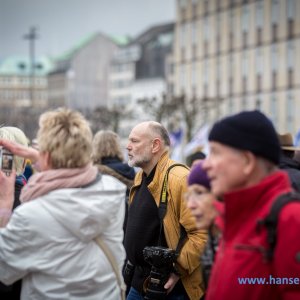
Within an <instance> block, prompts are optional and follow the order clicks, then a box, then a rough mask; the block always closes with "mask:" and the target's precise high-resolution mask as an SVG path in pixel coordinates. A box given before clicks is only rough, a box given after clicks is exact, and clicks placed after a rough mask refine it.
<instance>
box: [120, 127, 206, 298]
mask: <svg viewBox="0 0 300 300" xmlns="http://www.w3.org/2000/svg"><path fill="white" fill-rule="evenodd" d="M169 147H170V138H169V135H168V132H167V130H166V129H165V128H164V127H163V126H162V125H161V124H160V123H157V122H153V121H149V122H143V123H140V124H138V125H137V126H135V127H134V128H133V129H132V131H131V133H130V135H129V142H128V145H127V150H128V158H129V161H128V164H129V165H130V166H134V167H139V168H141V170H140V171H139V172H138V173H137V175H136V177H135V180H134V185H133V187H132V189H131V192H130V197H129V198H130V199H129V203H130V204H129V205H130V206H129V212H128V221H127V227H126V231H125V242H124V245H125V249H126V252H127V259H128V260H127V263H126V266H125V269H124V279H125V282H126V283H127V285H130V286H131V288H130V291H129V294H128V296H127V300H136V299H141V300H142V299H144V298H143V297H144V296H145V293H146V298H145V299H154V298H148V296H147V292H146V291H147V280H146V279H147V278H148V277H149V274H150V271H151V266H150V265H149V264H148V263H147V262H146V261H145V260H144V256H143V249H144V248H145V247H149V246H150V247H151V246H154V247H155V246H160V247H165V248H170V249H173V250H175V249H176V248H177V245H178V242H179V240H180V236H182V235H184V237H185V239H184V244H183V247H182V248H181V251H180V252H179V255H178V256H177V258H176V259H175V260H174V265H173V268H172V270H170V272H168V274H167V279H166V282H165V283H164V284H163V287H162V289H163V293H165V295H166V296H164V298H160V299H168V300H171V299H178V298H177V297H179V296H180V297H181V298H180V299H187V300H188V299H200V298H201V297H202V296H203V294H204V290H203V288H202V282H203V280H202V277H201V271H200V262H199V254H201V253H202V252H203V250H204V248H205V243H206V240H207V234H206V231H199V230H197V228H196V223H195V219H194V218H193V217H192V215H191V213H190V211H189V209H188V208H187V206H186V203H185V200H184V194H185V192H186V189H187V176H188V174H189V170H188V168H187V167H186V166H183V165H177V166H174V167H172V168H171V169H169V168H170V166H172V165H174V164H175V163H176V162H175V161H173V160H171V159H170V158H169ZM166 174H168V176H165V175H166ZM163 194H165V195H166V199H167V208H166V213H165V215H164V218H163V221H162V218H160V217H159V211H160V208H159V207H161V206H160V203H161V202H162V200H161V199H162V198H163ZM162 228H163V230H161V229H162ZM182 232H184V234H181V233H182ZM150 281H151V279H150ZM148 287H149V285H148ZM155 299H157V298H155Z"/></svg>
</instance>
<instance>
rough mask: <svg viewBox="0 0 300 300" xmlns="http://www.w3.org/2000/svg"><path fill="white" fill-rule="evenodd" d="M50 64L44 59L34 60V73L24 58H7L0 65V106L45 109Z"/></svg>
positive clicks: (27, 60) (49, 61)
mask: <svg viewBox="0 0 300 300" xmlns="http://www.w3.org/2000/svg"><path fill="white" fill-rule="evenodd" d="M51 68H52V62H51V60H49V59H48V58H46V57H41V58H38V59H36V61H35V63H34V71H32V67H31V63H30V61H29V59H28V58H25V57H8V58H7V59H5V60H4V61H3V62H2V63H1V65H0V106H1V108H4V107H8V108H15V107H30V106H32V107H38V108H45V107H47V102H48V96H47V86H48V82H47V73H48V72H49V71H50V70H51Z"/></svg>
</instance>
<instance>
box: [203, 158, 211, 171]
mask: <svg viewBox="0 0 300 300" xmlns="http://www.w3.org/2000/svg"><path fill="white" fill-rule="evenodd" d="M209 167H210V159H209V156H208V157H206V158H205V159H204V160H203V162H202V168H203V169H204V170H205V171H206V172H207V170H208V169H209Z"/></svg>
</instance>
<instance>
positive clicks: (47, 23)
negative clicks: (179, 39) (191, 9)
mask: <svg viewBox="0 0 300 300" xmlns="http://www.w3.org/2000/svg"><path fill="white" fill-rule="evenodd" d="M175 3H176V0H0V60H1V59H4V58H5V57H7V56H10V55H28V51H29V50H28V48H29V45H28V41H26V40H24V39H23V36H24V34H26V33H28V31H29V28H30V27H31V26H37V27H38V35H39V39H38V40H37V42H36V54H37V55H52V56H55V55H59V54H61V53H62V52H64V51H66V50H68V49H69V48H71V47H73V46H74V45H75V44H76V43H77V42H78V41H80V40H81V39H82V38H84V37H85V36H87V35H89V34H91V33H93V32H95V31H100V32H103V33H105V34H107V35H113V36H124V35H130V36H133V37H134V36H136V35H137V34H139V33H141V32H143V31H144V30H146V29H148V28H149V27H151V26H153V25H156V24H161V23H166V22H170V21H174V20H175Z"/></svg>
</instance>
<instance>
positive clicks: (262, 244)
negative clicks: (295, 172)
mask: <svg viewBox="0 0 300 300" xmlns="http://www.w3.org/2000/svg"><path fill="white" fill-rule="evenodd" d="M208 139H209V144H210V154H209V155H208V157H207V159H206V160H205V161H204V163H203V168H204V169H205V170H206V171H207V173H208V177H209V178H210V180H211V181H210V183H211V190H212V192H213V194H215V196H217V197H219V198H220V199H222V201H223V207H222V208H221V209H220V206H218V208H216V209H218V210H219V211H220V216H219V217H218V220H217V222H218V224H221V227H223V238H222V241H221V244H220V245H219V253H218V255H217V258H216V261H215V264H214V267H213V270H212V275H211V279H210V282H209V286H208V292H207V296H206V300H218V299H223V300H227V299H228V300H229V299H230V300H231V299H241V300H242V299H251V300H256V299H262V300H266V299H275V300H276V299H278V300H279V299H289V300H291V299H300V282H299V274H300V238H299V232H300V202H291V203H289V204H288V205H286V206H285V207H284V208H283V209H282V210H281V212H280V215H279V218H278V223H277V233H276V237H277V241H276V246H275V249H274V255H273V258H272V259H267V258H266V257H267V256H266V254H267V253H268V252H267V250H268V249H269V248H270V246H269V244H268V242H267V230H266V228H265V227H263V226H260V225H259V224H260V222H259V221H260V220H262V219H263V218H265V217H266V215H267V214H268V213H269V211H270V208H271V206H272V204H273V203H274V201H275V200H276V199H277V198H278V196H279V195H281V194H283V193H287V192H289V191H291V185H290V181H289V179H288V176H287V174H286V173H284V172H282V171H279V170H278V169H277V164H278V162H279V158H280V144H279V141H278V137H277V134H276V131H275V129H274V127H273V125H272V123H271V122H270V120H269V119H268V118H267V117H266V116H265V115H264V114H262V113H261V112H259V111H245V112H241V113H239V114H236V115H232V116H230V117H227V118H224V119H222V120H220V121H219V122H217V123H215V124H214V126H213V127H212V129H211V132H210V134H209V137H208ZM221 214H222V217H221ZM283 278H288V280H289V281H288V284H282V283H286V282H284V280H283ZM295 280H296V281H295Z"/></svg>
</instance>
